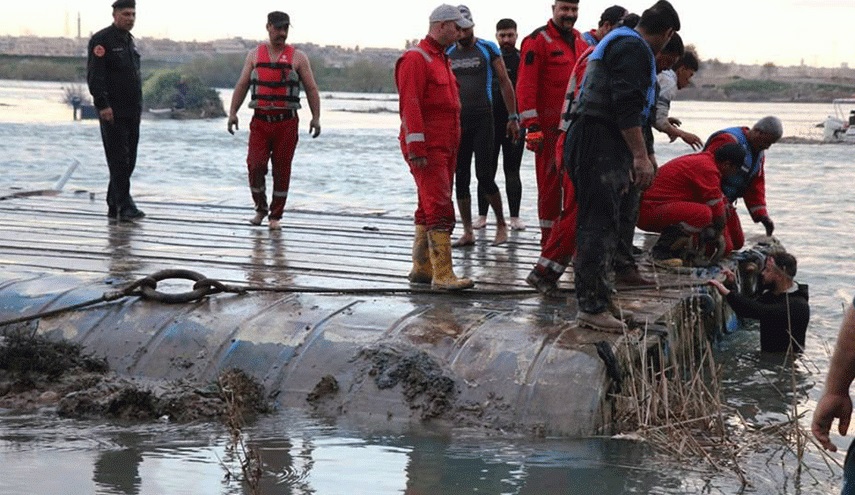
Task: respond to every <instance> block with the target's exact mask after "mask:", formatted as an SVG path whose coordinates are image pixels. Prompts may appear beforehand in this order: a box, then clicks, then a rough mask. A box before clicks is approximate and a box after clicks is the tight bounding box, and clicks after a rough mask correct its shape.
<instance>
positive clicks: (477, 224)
mask: <svg viewBox="0 0 855 495" xmlns="http://www.w3.org/2000/svg"><path fill="white" fill-rule="evenodd" d="M486 226H487V217H486V216H483V217H482V216H480V215H479V216H478V218H477V219H476V220H475V221H474V222H472V228H473V229H475V230H481V229H483V228H484V227H486Z"/></svg>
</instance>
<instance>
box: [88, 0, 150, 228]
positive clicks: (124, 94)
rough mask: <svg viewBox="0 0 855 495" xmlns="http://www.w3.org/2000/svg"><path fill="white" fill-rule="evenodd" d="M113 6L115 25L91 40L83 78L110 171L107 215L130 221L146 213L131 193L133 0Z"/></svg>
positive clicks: (135, 67) (137, 95) (137, 101)
mask: <svg viewBox="0 0 855 495" xmlns="http://www.w3.org/2000/svg"><path fill="white" fill-rule="evenodd" d="M112 7H113V24H111V25H110V26H109V27H106V28H104V29H102V30H100V31H98V32H97V33H95V34H94V35H92V38H91V39H90V40H89V48H88V50H87V53H88V56H87V64H86V67H87V69H86V79H87V83H88V85H89V92H90V93H91V94H92V98H93V100H94V103H95V107H96V108H97V109H98V119H99V122H100V125H101V141H102V142H103V144H104V153H105V155H106V157H107V167H108V168H109V170H110V183H109V185H108V186H107V217H108V218H109V219H110V220H119V221H133V220H138V219H140V218H143V217H144V216H145V213H143V211H142V210H140V209H139V208H137V205H136V203H134V200H133V198H132V197H131V175H132V174H133V173H134V168H135V167H136V163H137V146H138V145H139V140H140V116H141V115H142V79H141V78H140V54H139V52H138V51H137V48H136V45H135V44H134V37H133V35H131V30H132V29H133V28H134V23H135V21H136V16H137V11H136V2H135V1H134V0H117V1H116V2H113V5H112Z"/></svg>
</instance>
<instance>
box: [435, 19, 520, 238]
mask: <svg viewBox="0 0 855 495" xmlns="http://www.w3.org/2000/svg"><path fill="white" fill-rule="evenodd" d="M457 8H458V9H459V10H460V14H461V15H463V17H464V18H465V19H466V20H468V21H469V22H474V21H473V20H472V12H470V10H469V8H468V7H466V6H465V5H458V6H457ZM473 26H474V24H473ZM446 53H447V54H448V58H449V59H450V60H451V70H452V71H453V72H454V76H455V77H456V78H457V84H458V87H459V91H460V107H461V109H460V128H461V131H460V147H459V148H458V150H457V171H456V173H455V178H454V184H455V185H454V187H455V189H456V193H457V194H456V196H457V208H458V210H459V211H460V222H461V223H462V224H463V235H462V236H461V237H460V238H459V239H458V240H457V241H455V242H454V244H452V245H453V246H454V247H464V246H472V245H474V244H475V233H474V231H473V225H472V195H471V193H470V191H469V182H470V179H471V177H472V155H473V154H474V155H475V177H476V178H477V180H478V188H477V195H478V198H479V214H480V213H482V212H481V211H480V201H481V200H480V198H482V197H483V198H484V200H485V201H486V202H487V204H489V206H490V207H492V208H493V213H494V214H495V215H496V236H495V238H494V239H493V245H494V246H498V245H500V244H504V243H505V242H507V241H508V226H507V224H506V223H505V214H504V210H503V208H502V194H501V193H500V192H499V186H497V185H496V167H495V166H493V165H494V164H495V163H496V162H495V161H494V160H493V159H492V155H493V140H494V136H493V101H494V100H498V99H499V98H500V97H501V100H502V102H503V103H504V105H505V112H506V113H508V114H510V117H508V119H507V121H506V127H505V129H503V130H502V134H505V135H507V136H510V137H511V138H512V139H519V132H520V128H519V118H518V117H517V114H516V108H517V102H516V98H515V96H514V86H513V84H512V83H511V79H510V78H509V77H508V71H507V69H505V62H504V61H503V60H502V54H501V52H500V51H499V47H498V46H497V45H496V44H495V43H493V42H492V41H488V40H484V39H481V38H476V37H475V31H474V28H472V27H470V28H466V29H464V30H463V35H462V37H461V38H460V39H459V40H457V43H455V44H453V45H451V47H449V48H448V50H447V51H446ZM494 77H495V78H497V79H498V80H499V94H493V91H492V89H493V78H494ZM486 214H487V209H486V207H485V209H484V211H483V216H484V218H485V221H486Z"/></svg>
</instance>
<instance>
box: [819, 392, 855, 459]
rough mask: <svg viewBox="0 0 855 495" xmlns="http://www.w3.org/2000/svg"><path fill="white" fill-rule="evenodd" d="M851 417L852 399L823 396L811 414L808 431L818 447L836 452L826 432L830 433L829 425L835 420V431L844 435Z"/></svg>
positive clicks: (838, 396)
mask: <svg viewBox="0 0 855 495" xmlns="http://www.w3.org/2000/svg"><path fill="white" fill-rule="evenodd" d="M851 417H852V399H851V398H849V396H848V395H836V394H829V393H825V394H823V396H822V398H821V399H819V402H818V403H817V405H816V410H814V412H813V421H811V425H810V430H811V432H813V436H814V437H816V439H817V440H819V443H820V445H822V447H823V448H825V449H826V450H830V451H832V452H837V446H836V445H834V444H833V443H831V439H829V438H828V432H830V431H831V423H832V421H834V418H837V431H838V432H839V433H840V434H841V435H845V434H846V431H847V430H849V420H850V419H851Z"/></svg>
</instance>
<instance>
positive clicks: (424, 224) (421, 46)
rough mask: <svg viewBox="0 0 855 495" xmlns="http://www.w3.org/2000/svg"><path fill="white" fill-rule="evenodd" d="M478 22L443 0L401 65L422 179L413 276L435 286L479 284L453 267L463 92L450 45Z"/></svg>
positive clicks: (405, 126)
mask: <svg viewBox="0 0 855 495" xmlns="http://www.w3.org/2000/svg"><path fill="white" fill-rule="evenodd" d="M471 27H472V21H470V20H468V19H466V18H464V17H463V15H462V14H461V13H460V11H459V10H458V9H457V7H454V6H452V5H448V4H442V5H440V6H439V7H437V8H436V9H434V11H433V12H432V13H431V14H430V26H429V28H428V29H429V30H428V34H427V36H426V37H425V38H424V39H423V40H421V41H420V42H419V43H418V45H416V46H414V47H413V48H410V49H409V50H407V51H406V52H404V54H403V55H402V56H401V58H399V59H398V61H397V62H396V64H395V85H396V87H397V88H398V106H399V108H398V111H399V113H400V116H401V132H400V134H399V136H398V140H399V141H400V143H401V152H402V153H403V155H404V160H406V162H407V165H409V167H410V173H411V174H412V175H413V179H414V180H415V182H416V193H417V194H418V206H417V208H416V212H415V215H414V216H415V227H416V229H415V238H414V239H413V268H412V270H410V274H409V277H408V278H409V280H410V282H411V283H414V284H431V287H433V288H434V289H441V290H460V289H468V288H470V287H472V286H473V285H475V284H474V283H472V281H471V280H469V279H468V278H457V276H456V275H455V274H454V271H453V270H452V268H451V231H452V230H453V229H454V202H453V201H452V199H451V189H452V180H453V178H454V171H455V169H456V168H457V147H458V146H459V145H460V97H459V96H458V90H457V79H456V78H455V76H454V72H452V71H451V63H450V61H449V59H448V56H447V55H446V54H445V50H446V49H447V48H448V47H450V46H451V45H452V44H454V43H455V42H456V41H457V40H458V39H460V37H461V36H462V34H463V30H464V29H466V28H471Z"/></svg>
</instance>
